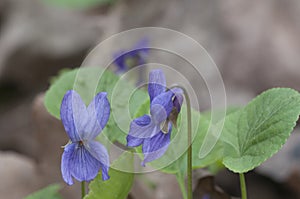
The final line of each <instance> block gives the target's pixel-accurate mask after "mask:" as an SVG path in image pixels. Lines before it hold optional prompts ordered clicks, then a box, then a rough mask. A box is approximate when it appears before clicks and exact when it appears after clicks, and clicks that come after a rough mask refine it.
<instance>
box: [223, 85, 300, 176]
mask: <svg viewBox="0 0 300 199" xmlns="http://www.w3.org/2000/svg"><path fill="white" fill-rule="evenodd" d="M299 114H300V95H299V93H298V92H297V91H295V90H292V89H289V88H275V89H270V90H268V91H266V92H264V93H262V94H261V95H259V96H258V97H256V98H255V99H254V100H252V101H251V102H250V103H249V104H248V105H247V106H246V107H245V108H244V109H242V110H240V111H237V112H235V113H233V114H231V115H229V116H228V117H226V122H225V125H224V129H223V132H222V135H221V139H222V141H223V144H224V159H223V164H224V165H225V166H226V167H227V168H228V169H230V170H232V171H234V172H238V173H244V172H247V171H249V170H251V169H253V168H255V167H257V166H259V165H260V164H261V163H263V162H264V161H265V160H266V159H268V158H270V157H271V156H272V155H273V154H274V153H276V152H277V151H278V150H279V149H280V148H281V147H282V145H283V144H284V143H285V142H286V140H287V138H288V137H289V135H290V133H291V132H292V130H293V128H294V127H295V125H296V121H297V120H298V117H299Z"/></svg>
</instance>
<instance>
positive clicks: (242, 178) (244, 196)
mask: <svg viewBox="0 0 300 199" xmlns="http://www.w3.org/2000/svg"><path fill="white" fill-rule="evenodd" d="M240 184H241V194H242V199H247V189H246V181H245V176H244V174H243V173H240Z"/></svg>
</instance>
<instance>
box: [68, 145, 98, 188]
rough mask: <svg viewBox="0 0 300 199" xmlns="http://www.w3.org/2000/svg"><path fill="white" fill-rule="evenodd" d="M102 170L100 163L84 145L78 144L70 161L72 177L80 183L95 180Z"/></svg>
mask: <svg viewBox="0 0 300 199" xmlns="http://www.w3.org/2000/svg"><path fill="white" fill-rule="evenodd" d="M100 168H101V162H99V161H98V160H97V159H96V158H95V157H94V156H92V154H91V153H90V152H89V151H88V150H87V149H86V148H85V146H84V145H79V144H77V145H76V147H75V149H74V152H73V154H72V156H71V159H70V171H71V175H72V176H73V177H74V178H75V179H76V180H78V181H80V182H82V181H91V180H93V179H94V178H95V177H96V176H97V174H98V172H99V170H100Z"/></svg>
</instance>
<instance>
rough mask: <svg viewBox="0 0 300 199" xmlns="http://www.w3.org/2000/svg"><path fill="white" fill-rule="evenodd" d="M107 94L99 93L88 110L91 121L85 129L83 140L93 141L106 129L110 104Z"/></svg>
mask: <svg viewBox="0 0 300 199" xmlns="http://www.w3.org/2000/svg"><path fill="white" fill-rule="evenodd" d="M106 96H107V93H105V92H101V93H98V94H97V95H96V96H95V97H94V99H93V101H92V102H91V103H90V105H89V106H88V108H87V112H88V115H89V120H88V122H87V125H86V127H85V129H84V132H85V133H84V135H83V139H85V140H93V139H95V137H97V135H99V133H100V132H101V131H102V130H103V129H104V127H105V125H106V124H107V122H108V120H109V115H110V104H109V102H108V99H107V97H106Z"/></svg>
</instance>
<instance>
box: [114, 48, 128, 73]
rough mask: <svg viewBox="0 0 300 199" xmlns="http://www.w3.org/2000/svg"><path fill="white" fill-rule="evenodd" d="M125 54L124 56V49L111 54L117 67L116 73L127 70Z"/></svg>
mask: <svg viewBox="0 0 300 199" xmlns="http://www.w3.org/2000/svg"><path fill="white" fill-rule="evenodd" d="M125 56H126V52H125V51H124V50H121V51H119V52H117V53H115V54H114V55H113V57H114V63H115V64H116V66H117V67H118V70H117V72H118V73H121V72H125V71H126V70H127V66H126V62H125V60H126V59H125Z"/></svg>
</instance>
